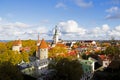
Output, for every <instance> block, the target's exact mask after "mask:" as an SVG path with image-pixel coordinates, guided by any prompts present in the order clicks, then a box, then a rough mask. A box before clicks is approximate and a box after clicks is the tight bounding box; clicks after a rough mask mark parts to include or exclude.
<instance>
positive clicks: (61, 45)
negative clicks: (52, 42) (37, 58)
mask: <svg viewBox="0 0 120 80" xmlns="http://www.w3.org/2000/svg"><path fill="white" fill-rule="evenodd" d="M56 46H59V47H66V46H65V44H62V43H57V44H56Z"/></svg>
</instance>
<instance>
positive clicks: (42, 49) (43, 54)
mask: <svg viewBox="0 0 120 80" xmlns="http://www.w3.org/2000/svg"><path fill="white" fill-rule="evenodd" d="M39 59H40V60H44V59H48V46H47V43H46V42H45V40H44V39H42V41H41V43H40V46H39Z"/></svg>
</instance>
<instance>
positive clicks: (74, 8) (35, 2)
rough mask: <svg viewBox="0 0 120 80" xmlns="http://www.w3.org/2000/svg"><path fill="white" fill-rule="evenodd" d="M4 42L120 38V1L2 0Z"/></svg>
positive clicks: (0, 25) (1, 36) (0, 26)
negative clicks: (56, 37) (57, 36)
mask: <svg viewBox="0 0 120 80" xmlns="http://www.w3.org/2000/svg"><path fill="white" fill-rule="evenodd" d="M0 10H1V11H0V32H1V33H0V40H14V39H18V38H20V39H37V34H38V33H39V34H40V38H45V39H47V40H50V39H52V36H53V29H54V27H55V26H58V27H59V28H60V33H61V35H60V38H62V39H66V40H69V39H70V40H71V39H74V40H75V39H76V40H102V39H105V40H106V39H110V38H111V36H113V37H115V39H120V23H119V22H120V0H104V1H102V0H0Z"/></svg>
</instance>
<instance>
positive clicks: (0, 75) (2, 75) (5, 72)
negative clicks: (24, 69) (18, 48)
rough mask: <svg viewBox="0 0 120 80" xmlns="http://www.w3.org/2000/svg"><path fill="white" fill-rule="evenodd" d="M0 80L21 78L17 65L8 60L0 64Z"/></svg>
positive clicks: (17, 79)
mask: <svg viewBox="0 0 120 80" xmlns="http://www.w3.org/2000/svg"><path fill="white" fill-rule="evenodd" d="M0 80H23V76H22V74H21V72H20V71H19V69H18V67H17V66H15V65H13V64H11V63H10V62H3V63H2V64H0Z"/></svg>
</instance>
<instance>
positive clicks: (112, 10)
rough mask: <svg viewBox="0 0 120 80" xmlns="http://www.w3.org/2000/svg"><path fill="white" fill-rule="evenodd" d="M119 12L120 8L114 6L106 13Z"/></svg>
mask: <svg viewBox="0 0 120 80" xmlns="http://www.w3.org/2000/svg"><path fill="white" fill-rule="evenodd" d="M118 10H119V7H117V6H113V7H111V8H109V9H107V10H106V12H109V13H113V12H117V11H118Z"/></svg>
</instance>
